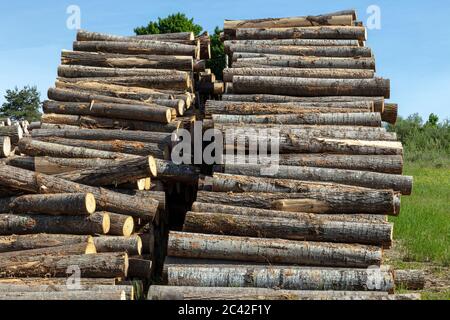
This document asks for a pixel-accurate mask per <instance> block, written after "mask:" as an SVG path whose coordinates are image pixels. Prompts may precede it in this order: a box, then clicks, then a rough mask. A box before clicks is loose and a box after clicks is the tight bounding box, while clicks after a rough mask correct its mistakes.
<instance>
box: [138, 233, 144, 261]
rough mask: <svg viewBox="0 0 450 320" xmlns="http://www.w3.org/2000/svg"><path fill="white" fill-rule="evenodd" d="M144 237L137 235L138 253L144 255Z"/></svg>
mask: <svg viewBox="0 0 450 320" xmlns="http://www.w3.org/2000/svg"><path fill="white" fill-rule="evenodd" d="M142 246H143V245H142V238H141V237H137V252H138V255H139V256H140V255H142Z"/></svg>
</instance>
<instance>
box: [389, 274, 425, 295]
mask: <svg viewBox="0 0 450 320" xmlns="http://www.w3.org/2000/svg"><path fill="white" fill-rule="evenodd" d="M394 280H395V286H396V287H397V288H399V289H403V290H423V289H424V288H425V273H424V272H423V271H422V270H395V271H394Z"/></svg>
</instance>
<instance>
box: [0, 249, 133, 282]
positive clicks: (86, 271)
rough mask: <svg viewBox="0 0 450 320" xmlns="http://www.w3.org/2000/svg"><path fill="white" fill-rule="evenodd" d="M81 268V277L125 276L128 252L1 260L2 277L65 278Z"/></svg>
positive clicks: (23, 257)
mask: <svg viewBox="0 0 450 320" xmlns="http://www.w3.org/2000/svg"><path fill="white" fill-rule="evenodd" d="M73 266H78V268H79V270H80V271H81V276H82V277H92V278H95V277H99V278H102V277H103V278H105V277H106V278H108V277H110V278H116V277H126V276H127V271H128V255H127V254H126V253H99V254H88V255H72V256H54V257H53V256H45V255H44V256H22V257H18V258H14V257H11V258H9V259H1V260H0V270H1V271H0V277H2V278H5V277H45V276H47V275H52V276H55V277H64V276H66V274H67V271H68V270H70V268H71V267H73Z"/></svg>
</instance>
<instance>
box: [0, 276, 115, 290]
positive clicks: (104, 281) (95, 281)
mask: <svg viewBox="0 0 450 320" xmlns="http://www.w3.org/2000/svg"><path fill="white" fill-rule="evenodd" d="M66 276H67V275H64V277H61V278H33V277H27V278H0V285H17V286H27V287H41V286H49V287H58V286H65V287H66V288H67V284H68V283H70V282H71V279H66V278H65V277H66ZM80 282H81V283H80V284H81V286H83V287H93V286H115V285H116V279H115V278H81V279H80Z"/></svg>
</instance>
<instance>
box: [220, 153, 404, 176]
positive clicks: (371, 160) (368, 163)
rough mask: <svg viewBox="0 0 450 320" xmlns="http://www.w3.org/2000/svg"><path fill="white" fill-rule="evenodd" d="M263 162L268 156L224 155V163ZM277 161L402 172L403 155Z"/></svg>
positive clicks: (318, 156) (304, 156)
mask: <svg viewBox="0 0 450 320" xmlns="http://www.w3.org/2000/svg"><path fill="white" fill-rule="evenodd" d="M228 163H230V164H233V163H236V164H246V163H253V164H264V163H270V158H269V157H263V156H261V157H258V156H256V157H252V156H246V157H245V158H243V159H241V158H240V157H227V156H226V157H224V164H228ZM278 163H279V164H280V165H282V166H298V167H318V168H335V169H345V170H356V171H372V172H379V173H390V174H402V173H403V156H401V155H393V156H389V155H380V156H377V155H369V156H368V155H341V154H313V153H311V154H280V155H279V159H278Z"/></svg>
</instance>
